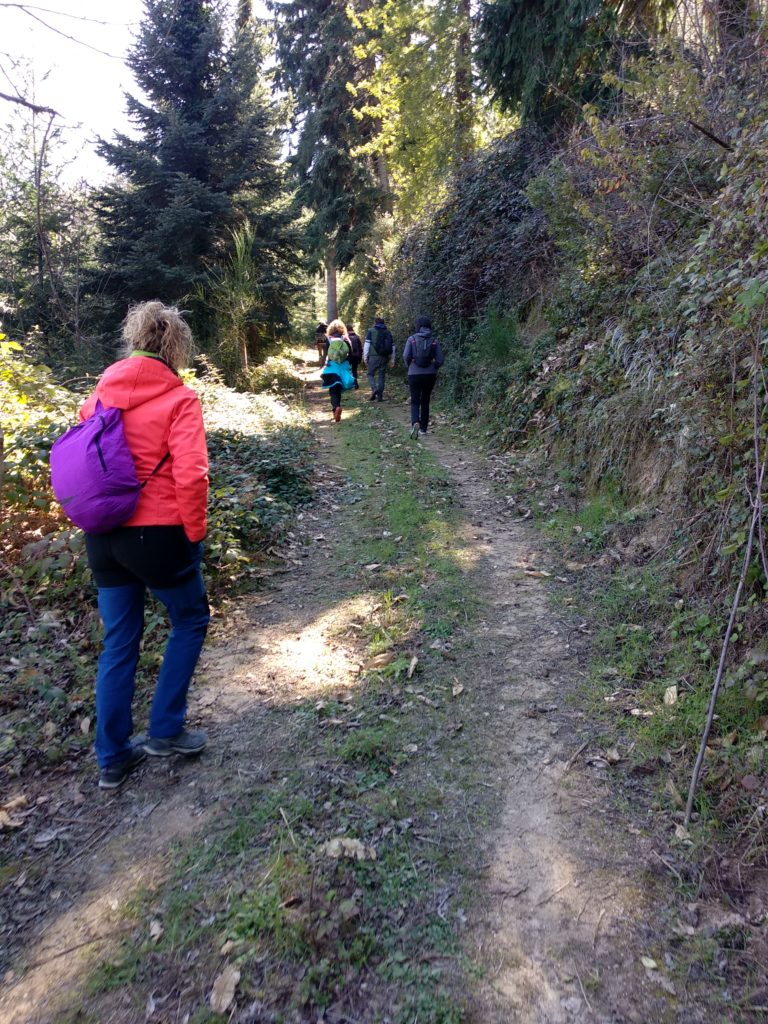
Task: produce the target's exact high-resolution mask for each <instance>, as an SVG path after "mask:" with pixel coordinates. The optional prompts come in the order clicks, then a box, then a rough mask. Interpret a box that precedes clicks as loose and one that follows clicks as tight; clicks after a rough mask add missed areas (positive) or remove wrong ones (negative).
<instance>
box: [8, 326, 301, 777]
mask: <svg viewBox="0 0 768 1024" xmlns="http://www.w3.org/2000/svg"><path fill="white" fill-rule="evenodd" d="M268 370H271V372H268ZM268 370H265V371H264V380H263V383H264V384H266V385H267V387H271V386H272V384H273V382H274V383H278V384H279V381H280V373H281V372H283V373H284V368H283V367H282V365H272V366H271V367H270V368H268ZM187 382H188V383H189V384H190V385H191V386H192V387H194V388H195V390H196V391H197V392H198V394H199V395H200V399H201V401H202V404H203V410H204V415H205V419H206V427H207V431H208V448H209V457H210V465H211V497H210V502H209V520H208V536H207V539H206V551H205V574H206V580H207V583H208V587H209V591H210V594H211V598H212V601H213V604H214V611H216V610H217V609H218V608H220V607H221V605H222V604H223V603H224V602H225V601H226V599H227V598H228V597H231V596H232V595H233V594H235V593H238V592H241V591H242V590H243V589H247V588H249V587H251V586H255V585H257V584H258V579H259V573H260V571H261V568H262V566H263V560H264V559H263V557H262V558H261V559H260V556H261V555H263V553H264V551H265V549H266V548H268V547H269V546H270V544H272V543H273V542H274V541H275V540H276V539H278V538H279V537H280V535H281V534H282V533H283V532H284V531H285V530H286V529H287V528H288V525H289V523H290V522H291V521H292V519H293V517H294V515H295V511H296V509H297V508H298V507H300V506H301V505H303V504H305V503H306V502H307V501H308V500H309V499H310V497H311V494H312V470H311V459H310V448H311V439H310V434H309V430H308V426H307V423H306V420H305V417H304V414H303V411H302V408H301V405H300V404H299V403H297V402H296V401H293V402H292V403H291V404H290V405H288V404H286V403H285V402H284V401H283V400H281V399H280V397H279V395H277V394H275V393H274V392H270V391H267V392H264V393H263V394H259V395H243V394H238V393H236V392H234V391H231V390H230V389H228V388H226V387H224V385H223V383H222V381H221V379H220V378H219V376H218V375H217V374H216V372H215V371H213V370H211V369H210V368H209V369H208V372H207V373H206V374H205V375H204V376H202V377H195V376H194V375H193V374H191V373H190V374H189V375H188V376H187ZM78 385H79V390H77V391H76V390H73V388H72V385H70V386H68V387H64V386H62V385H60V384H57V383H55V381H54V379H53V377H52V375H51V373H50V371H49V370H48V368H47V367H44V366H40V365H35V364H33V363H31V362H30V361H29V360H28V359H26V358H24V355H23V353H22V352H21V350H20V347H19V346H16V345H14V344H13V343H11V342H8V341H0V411H1V412H2V421H3V427H4V443H5V452H4V456H5V461H4V471H5V480H4V486H3V496H4V504H3V530H2V533H0V618H1V620H2V625H1V626H0V648H1V649H2V660H0V678H2V681H3V682H2V697H0V702H1V703H0V709H1V710H2V715H1V716H0V780H5V781H9V780H10V779H12V778H16V777H19V776H20V775H22V774H26V773H28V772H30V771H32V770H34V769H37V768H40V767H45V766H46V765H47V766H48V767H53V766H55V765H57V764H59V763H60V762H61V761H62V760H64V759H65V758H71V757H74V756H77V755H79V754H84V753H85V752H86V751H88V750H89V749H90V746H91V744H92V742H93V726H94V710H93V680H94V670H95V661H96V655H97V652H98V645H99V636H100V624H99V617H98V612H97V609H96V591H95V588H94V587H93V585H92V581H91V577H90V573H89V572H88V568H87V564H86V559H85V554H84V550H83V535H82V533H81V531H80V530H77V529H75V528H74V527H73V526H72V524H71V523H69V521H68V520H66V519H65V518H64V516H63V513H62V512H61V509H60V507H59V506H58V505H57V504H56V503H55V501H54V500H53V495H52V492H51V488H50V479H49V470H48V454H49V451H50V447H51V444H52V443H53V441H54V440H55V439H56V437H57V436H59V435H60V434H62V433H63V432H64V430H66V429H67V427H68V426H69V425H71V423H73V422H74V421H75V420H76V418H77V408H78V406H79V404H80V403H81V401H82V400H83V398H84V396H85V394H86V393H87V390H88V387H89V384H88V381H86V380H82V381H80V382H78ZM214 628H215V619H214ZM166 635H167V624H166V616H165V614H164V612H163V611H162V609H161V608H160V607H159V606H155V604H154V603H149V604H148V608H147V614H146V629H145V633H144V641H143V646H142V654H141V659H140V662H139V672H138V675H137V683H138V689H139V693H140V694H142V695H143V696H142V700H145V699H146V697H147V696H148V695H149V694H151V691H152V686H153V680H152V677H153V674H154V672H155V670H156V669H157V666H158V664H159V661H160V658H161V656H162V648H163V646H164V642H165V638H166ZM141 707H142V708H143V704H142V705H141ZM140 714H141V712H140Z"/></svg>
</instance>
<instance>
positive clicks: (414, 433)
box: [411, 423, 419, 441]
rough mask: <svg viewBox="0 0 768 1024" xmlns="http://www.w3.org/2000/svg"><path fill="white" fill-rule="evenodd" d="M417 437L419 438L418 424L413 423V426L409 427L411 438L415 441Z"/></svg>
mask: <svg viewBox="0 0 768 1024" xmlns="http://www.w3.org/2000/svg"><path fill="white" fill-rule="evenodd" d="M418 436H419V424H418V423H414V424H413V426H412V427H411V437H412V438H413V440H414V441H415V440H416V438H417V437H418Z"/></svg>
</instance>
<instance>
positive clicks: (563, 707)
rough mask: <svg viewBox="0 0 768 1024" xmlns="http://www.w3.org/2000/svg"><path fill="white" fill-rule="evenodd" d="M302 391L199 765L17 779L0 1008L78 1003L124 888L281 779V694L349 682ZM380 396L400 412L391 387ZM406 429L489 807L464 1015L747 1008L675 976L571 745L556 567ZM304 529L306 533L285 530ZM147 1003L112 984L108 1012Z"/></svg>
mask: <svg viewBox="0 0 768 1024" xmlns="http://www.w3.org/2000/svg"><path fill="white" fill-rule="evenodd" d="M310 405H311V407H312V408H311V411H312V416H313V418H314V420H315V424H316V430H317V432H318V437H319V438H320V440H321V444H320V446H319V449H318V450H319V458H320V460H321V463H322V464H323V466H324V468H323V471H322V473H321V477H322V479H323V485H322V486H321V487H320V489H319V492H318V498H317V503H316V504H315V505H313V506H311V507H310V508H309V509H308V511H307V512H306V513H304V515H303V517H302V518H301V519H300V521H299V522H298V523H297V526H296V530H295V534H296V536H295V538H293V541H294V542H295V543H292V544H289V545H288V547H287V548H286V549H285V550H284V551H283V552H282V559H283V561H284V563H285V566H284V569H282V568H281V567H280V566H277V567H276V569H275V575H274V578H273V580H272V583H271V586H270V587H269V589H268V591H266V592H263V593H260V594H257V595H253V596H251V597H247V598H244V599H243V600H241V601H240V602H239V603H238V604H237V605H236V606H235V607H234V608H231V609H228V611H227V617H226V620H225V621H223V622H222V623H220V625H219V628H218V632H217V634H216V640H215V642H214V643H212V644H210V645H209V647H208V648H207V650H206V653H205V655H204V658H203V662H202V666H201V673H200V679H199V682H198V683H197V685H196V688H195V693H194V697H193V700H192V704H191V722H192V724H193V725H198V724H202V725H204V727H205V728H207V729H208V731H209V734H210V739H211V743H210V749H209V751H208V752H206V754H205V755H204V756H203V757H202V758H201V759H200V760H199V761H198V762H197V763H183V762H182V761H181V760H180V759H175V760H172V761H171V762H160V763H157V762H152V763H149V764H148V765H147V766H146V767H143V768H142V769H141V770H140V771H139V772H138V773H137V775H136V777H135V778H134V779H132V780H131V781H130V782H129V783H128V784H127V785H126V787H125V788H124V791H123V792H121V793H120V794H119V795H118V796H116V797H113V798H106V799H105V798H104V797H103V795H101V794H99V792H98V790H97V789H96V785H95V776H94V772H93V768H92V766H90V765H88V766H83V765H81V766H73V767H72V768H68V769H62V770H60V771H57V772H53V773H51V774H49V775H47V776H46V777H45V778H41V779H39V780H36V781H35V783H34V785H33V787H32V789H30V787H29V786H27V787H26V789H25V792H24V794H23V795H24V796H25V797H26V798H27V801H28V803H27V808H28V809H31V813H30V814H29V817H28V819H27V821H26V823H25V827H24V829H23V830H22V831H21V832H17V833H14V835H13V839H12V841H13V842H14V843H15V844H16V847H17V851H18V862H17V867H18V870H17V871H16V872H15V873H14V874H13V877H12V878H11V881H10V883H9V884H8V885H7V886H6V889H5V892H4V895H3V914H4V917H3V918H2V931H0V937H1V941H2V946H3V962H4V966H3V969H4V970H6V971H7V973H6V974H5V984H4V986H3V991H2V995H1V996H0V1024H38V1022H48V1021H56V1020H61V1019H63V1018H64V1016H65V1015H66V1014H67V1013H70V1012H71V1011H72V1010H73V1009H76V1008H77V1006H78V1005H79V1002H80V1000H81V994H80V993H81V985H82V982H83V979H84V978H85V977H86V975H87V973H88V971H89V969H90V967H91V966H92V964H93V963H94V962H95V961H96V960H97V959H98V958H99V957H100V956H103V952H104V949H105V948H108V947H109V943H110V942H111V941H113V940H115V938H116V937H119V935H120V934H122V933H124V932H125V927H126V926H125V923H124V917H123V916H122V913H121V911H122V909H123V907H124V904H125V901H126V900H129V899H131V898H132V897H133V896H134V894H135V893H136V892H137V890H141V889H146V888H151V887H152V886H153V885H155V884H156V882H157V881H158V880H159V879H161V878H162V877H164V876H165V875H166V874H167V872H168V863H169V851H170V856H171V857H172V856H173V854H172V850H173V846H174V843H176V842H177V841H181V840H184V839H186V838H187V837H189V836H190V835H192V834H195V833H199V832H200V831H201V830H203V829H215V828H216V827H217V820H218V819H219V817H220V815H222V814H223V813H226V810H227V808H228V807H229V806H231V804H232V802H233V801H234V800H236V798H237V795H238V793H239V792H240V791H241V790H242V787H243V785H244V782H245V781H247V780H251V781H252V780H253V779H254V778H258V779H264V780H268V779H272V778H279V777H280V775H281V774H282V773H283V772H284V771H286V769H287V767H288V766H289V765H290V763H291V761H292V759H295V758H296V757H297V756H301V751H299V750H297V749H296V741H295V736H296V729H297V724H296V718H295V716H294V715H293V712H292V709H293V707H294V706H295V704H296V703H297V702H298V701H300V700H302V699H304V698H306V696H307V695H310V694H311V695H313V696H314V695H318V696H320V695H322V694H323V693H324V692H326V691H327V690H330V689H332V690H333V692H334V694H338V693H339V692H340V691H343V689H344V687H345V686H349V687H352V686H353V685H354V684H355V680H356V679H357V677H358V672H359V667H360V663H361V660H362V658H363V650H362V645H361V643H359V642H357V641H356V640H355V637H354V636H352V637H349V636H348V631H347V630H346V624H347V623H348V622H349V621H350V619H351V618H352V617H354V615H355V613H361V614H365V612H366V610H367V609H366V607H365V600H366V599H365V598H359V597H357V598H354V601H355V602H357V604H358V605H359V607H357V606H356V607H354V608H352V607H350V600H349V595H350V594H351V593H352V591H353V587H352V583H353V581H351V580H350V578H349V576H346V575H345V574H344V573H342V572H338V571H336V570H337V569H338V566H337V565H335V563H332V561H331V558H332V556H331V546H330V544H331V541H332V537H331V536H330V535H328V529H327V525H326V524H327V523H329V522H332V521H333V519H334V514H333V513H334V508H335V506H334V490H333V483H334V475H335V474H337V472H338V471H337V469H335V468H333V452H334V443H335V437H336V435H335V433H334V427H333V425H332V424H331V422H330V417H329V416H328V407H327V404H326V401H325V400H324V397H323V396H319V395H317V393H311V397H310ZM381 413H382V416H383V417H384V419H385V421H386V420H387V419H389V418H390V417H394V418H396V419H397V420H398V421H399V420H400V419H403V420H404V410H403V411H402V414H401V410H400V408H399V406H398V404H397V403H395V402H391V403H389V404H388V405H385V407H384V408H383V409H382V410H381ZM403 439H404V438H403ZM413 443H425V444H426V445H427V446H428V447H429V449H430V450H431V451H432V452H433V453H434V455H435V457H436V458H437V459H439V460H440V462H441V463H443V465H444V466H445V467H446V468H447V469H448V470H449V471H450V474H451V476H452V479H453V481H454V484H455V488H456V494H457V496H458V500H459V502H460V504H461V512H462V520H463V523H462V526H461V533H462V538H461V539H462V542H463V544H464V547H465V548H470V549H471V550H472V553H473V558H474V563H475V564H474V568H473V569H472V570H471V572H472V577H473V579H474V581H475V583H476V586H477V589H478V591H479V592H480V594H481V596H482V598H483V600H484V602H485V606H484V609H483V611H482V613H481V621H480V622H479V624H478V625H477V628H476V629H475V632H474V635H473V638H472V646H471V648H470V652H469V655H468V660H467V661H466V662H465V663H463V664H462V673H463V674H462V678H465V679H466V680H467V682H466V683H465V685H466V686H467V687H468V688H472V689H474V690H476V691H477V692H482V695H483V702H482V710H481V711H480V712H479V713H480V714H481V715H482V716H483V719H484V720H485V725H486V727H485V729H484V734H485V738H486V749H484V750H482V749H481V750H478V751H477V758H478V764H479V765H482V766H484V767H483V770H484V772H485V782H484V784H485V785H486V786H487V787H488V788H489V791H491V792H492V793H493V794H495V795H496V798H497V800H496V806H497V808H498V815H497V817H496V819H495V820H493V821H491V822H490V823H489V826H488V829H487V833H486V834H484V835H475V837H474V840H473V841H472V842H471V843H470V844H469V847H468V849H467V865H468V867H469V868H470V869H474V871H475V874H476V875H477V877H478V878H479V881H477V882H476V883H475V882H473V886H474V892H473V894H472V899H471V910H470V913H469V915H468V918H467V920H466V923H465V926H464V940H463V941H464V946H465V949H466V953H467V955H468V957H469V958H470V959H471V960H472V961H473V962H475V963H476V964H478V965H479V966H480V967H481V968H482V971H481V973H480V976H479V980H478V981H476V982H475V984H474V992H473V994H472V995H471V996H470V1000H469V1001H470V1009H469V1011H468V1019H469V1020H471V1021H474V1022H476V1024H501V1022H518V1021H519V1022H525V1024H545V1022H547V1024H561V1022H568V1021H590V1020H593V1021H605V1022H608V1021H611V1022H617V1024H618V1022H624V1021H626V1022H629V1021H638V1022H639V1021H648V1022H666V1021H669V1022H672V1021H679V1022H691V1024H692V1022H694V1021H697V1022H698V1021H701V1022H706V1021H723V1020H728V1019H734V1020H736V1019H747V1018H746V1017H741V1018H739V1017H737V1016H734V1017H732V1018H731V1017H729V1016H727V1015H724V1013H723V1010H722V1009H721V1008H713V1007H708V1005H707V1004H706V1002H700V1001H699V997H698V996H697V995H696V994H695V993H694V991H693V990H690V991H689V990H686V989H685V988H683V987H681V985H680V982H679V981H678V980H677V979H675V978H673V971H674V957H673V954H670V952H669V946H668V944H667V942H666V940H665V939H664V936H665V935H666V934H667V933H668V928H669V926H671V924H672V923H674V922H673V921H671V920H669V915H670V913H671V911H670V909H669V908H668V907H667V905H666V900H667V897H665V892H666V891H667V890H666V889H665V887H664V884H663V883H662V882H661V881H660V880H658V878H657V876H655V875H654V874H653V872H654V871H655V870H656V867H657V865H655V864H654V861H655V855H654V853H653V850H652V845H651V840H650V839H647V838H644V837H643V836H642V835H640V831H639V829H638V828H637V827H636V825H635V824H633V822H632V820H631V817H630V816H629V814H628V812H627V810H626V809H624V810H619V808H618V806H617V804H616V801H615V798H614V796H613V795H612V792H613V791H612V788H611V786H610V784H609V782H608V781H607V779H606V775H607V771H608V770H610V769H607V768H606V764H605V762H603V763H602V764H599V765H598V766H597V767H592V766H590V765H589V763H588V758H587V757H586V755H587V754H589V752H590V751H592V752H594V751H595V750H596V747H595V745H594V741H593V738H592V737H590V735H589V722H588V721H587V720H586V719H585V716H584V714H583V713H582V712H580V711H579V710H578V699H577V695H578V691H579V686H580V683H581V679H582V672H583V665H582V664H581V661H580V658H581V656H582V655H583V653H584V651H585V650H586V648H587V646H588V644H589V636H588V633H587V628H586V626H585V625H584V624H582V623H581V622H580V621H578V620H573V621H566V620H565V618H564V617H561V616H559V615H558V614H555V613H553V611H552V603H551V599H550V596H549V594H548V590H547V587H548V579H549V577H548V576H547V575H541V574H542V573H551V572H555V573H556V568H555V567H553V566H552V565H551V564H549V562H548V555H547V551H546V550H545V549H544V548H543V547H542V542H541V539H540V538H538V537H537V535H536V532H535V530H534V529H533V527H531V526H530V524H525V523H522V522H520V521H519V520H517V519H516V518H514V517H513V516H512V515H510V513H509V512H508V511H507V510H506V508H505V506H504V503H503V502H502V501H500V500H499V499H498V498H497V497H496V495H495V494H494V492H493V489H492V486H491V483H490V480H489V475H488V473H487V471H486V469H485V467H484V465H483V463H482V461H481V460H479V459H478V458H477V457H476V456H474V455H472V454H471V453H469V452H466V451H462V450H460V449H458V448H456V447H454V446H453V445H451V444H449V443H448V442H447V441H443V440H440V436H439V432H438V435H437V436H430V437H429V438H427V439H426V440H425V441H424V442H413ZM321 526H322V529H321ZM307 538H311V539H312V545H311V547H308V546H307V545H301V544H300V543H299V542H300V541H301V540H307ZM308 550H311V552H312V553H311V555H310V556H309V557H307V552H308ZM331 570H333V573H332V576H333V579H334V586H333V590H332V593H329V587H328V580H329V575H330V574H331ZM340 638H341V639H340ZM16 795H22V794H16ZM10 796H11V797H13V796H14V794H10ZM56 829H59V830H60V831H58V832H56V831H55V830H56ZM5 835H7V833H4V836H5ZM654 878H656V881H654ZM665 953H666V956H667V959H666V960H665ZM641 957H647V958H650V960H652V961H653V963H654V964H655V966H648V964H649V963H650V960H647V961H646V965H644V964H643V962H642V961H641ZM696 991H698V990H696ZM174 1012H175V1011H174V1009H173V1007H172V1006H171V1005H170V1004H169V1005H168V1006H167V1007H166V1009H165V1011H164V1014H165V1015H164V1016H157V1017H153V1018H152V1019H153V1020H160V1019H162V1020H167V1021H169V1022H170V1021H174V1022H175V1021H177V1020H178V1021H179V1022H180V1021H181V1020H182V1019H183V1018H182V1017H178V1016H174ZM144 1019H145V1016H144V1015H143V1014H141V1015H139V1016H136V1011H135V1009H134V1008H132V1007H131V1006H130V1005H129V1004H128V1003H121V1002H120V1001H119V1000H118V1001H116V1002H115V1003H114V1004H113V1005H112V1008H111V1010H110V1015H109V1020H110V1021H114V1022H129V1021H131V1022H132V1021H138V1020H144ZM361 1019H362V1020H366V1021H371V1022H372V1021H373V1020H379V1019H382V1018H380V1017H379V1016H378V1015H376V1016H374V1017H371V1018H365V1017H363V1018H361Z"/></svg>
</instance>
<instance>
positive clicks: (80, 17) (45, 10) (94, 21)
mask: <svg viewBox="0 0 768 1024" xmlns="http://www.w3.org/2000/svg"><path fill="white" fill-rule="evenodd" d="M0 7H8V8H16V9H17V10H20V11H24V13H25V14H26V13H27V12H28V11H39V12H40V13H41V14H55V15H56V17H57V18H71V19H72V20H73V21H87V22H88V23H89V24H91V25H117V24H122V22H116V21H100V20H99V19H98V18H88V17H86V16H85V15H84V14H69V12H67V11H52V10H51V9H50V8H49V7H37V6H36V5H35V4H8V3H0Z"/></svg>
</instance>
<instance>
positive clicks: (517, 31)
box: [477, 0, 742, 121]
mask: <svg viewBox="0 0 768 1024" xmlns="http://www.w3.org/2000/svg"><path fill="white" fill-rule="evenodd" d="M734 2H742V0H734ZM673 6H674V3H673V0H628V2H625V0H485V2H483V3H482V5H481V10H480V17H479V33H478V46H477V53H478V60H479V64H480V66H481V68H482V69H483V71H484V72H485V77H486V81H487V83H488V85H489V86H490V87H491V90H492V91H493V92H494V93H495V95H496V96H497V97H498V99H499V100H500V101H501V103H502V104H503V105H504V106H505V107H506V108H507V109H519V110H520V112H521V114H522V116H523V120H538V121H546V120H551V119H553V118H554V117H557V116H559V115H561V114H562V113H563V111H564V110H567V109H570V110H573V109H577V108H578V104H580V103H582V102H585V101H592V100H594V99H596V98H597V97H598V96H599V94H600V92H601V91H603V92H604V91H605V90H604V89H603V84H602V75H603V72H604V71H605V70H606V68H607V67H608V66H609V65H610V63H611V61H613V60H614V58H615V55H616V52H617V46H619V47H620V46H621V42H622V39H626V38H629V37H633V36H634V37H635V39H636V40H637V39H639V40H642V41H644V42H647V40H648V37H649V36H650V35H652V34H654V33H655V32H657V31H660V30H661V28H662V27H663V25H664V23H665V19H666V18H667V16H668V14H669V12H670V11H671V10H672V8H673ZM638 32H639V36H638ZM573 101H575V105H574V102H573Z"/></svg>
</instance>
